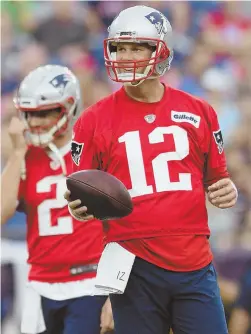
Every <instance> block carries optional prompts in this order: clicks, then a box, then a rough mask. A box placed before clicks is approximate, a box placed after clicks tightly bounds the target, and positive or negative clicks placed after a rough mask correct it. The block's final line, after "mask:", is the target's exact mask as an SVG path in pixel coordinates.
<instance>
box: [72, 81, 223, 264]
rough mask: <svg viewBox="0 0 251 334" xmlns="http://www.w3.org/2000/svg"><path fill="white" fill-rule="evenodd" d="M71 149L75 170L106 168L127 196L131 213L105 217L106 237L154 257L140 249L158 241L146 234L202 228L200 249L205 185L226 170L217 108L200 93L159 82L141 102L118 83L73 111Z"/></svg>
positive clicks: (204, 226)
mask: <svg viewBox="0 0 251 334" xmlns="http://www.w3.org/2000/svg"><path fill="white" fill-rule="evenodd" d="M72 157H73V161H74V162H75V164H74V165H75V167H74V170H75V171H76V170H82V169H90V168H99V169H102V170H104V171H107V172H109V173H111V174H112V175H114V176H116V177H117V178H118V179H120V180H121V181H122V182H123V183H124V184H125V186H126V187H127V189H128V190H129V192H130V194H131V196H132V198H133V203H134V210H133V212H132V214H130V215H129V216H127V217H125V218H123V219H120V220H118V221H112V220H111V221H110V222H109V223H108V228H107V230H106V242H111V241H118V242H120V243H121V242H122V243H121V244H124V245H125V247H126V248H128V249H129V250H133V252H134V253H135V254H136V255H138V256H141V257H142V258H146V259H148V260H149V261H150V262H155V263H156V262H157V261H154V260H151V259H150V257H149V256H145V255H144V252H145V250H146V249H147V247H149V248H150V250H149V251H150V252H152V253H155V252H156V253H159V252H160V250H159V249H158V250H157V248H160V244H158V243H156V245H155V246H154V242H152V240H153V239H155V238H156V240H157V238H158V239H159V240H161V238H163V237H170V236H173V237H174V236H195V235H197V236H202V237H203V242H204V244H205V243H206V247H207V249H208V247H209V246H208V242H207V239H206V236H209V234H210V231H209V228H208V222H207V211H206V205H205V187H207V186H208V185H210V184H212V183H214V182H216V181H217V180H219V179H221V178H224V177H228V173H227V169H226V161H225V155H224V152H223V139H222V134H221V131H220V128H219V124H218V120H217V116H216V113H215V111H214V110H213V109H212V107H211V106H210V105H208V104H207V103H206V102H205V101H202V100H200V99H197V98H195V97H193V96H191V95H189V94H187V93H185V92H182V91H179V90H176V89H173V88H170V87H165V94H164V96H163V98H162V100H161V101H160V102H157V103H143V102H137V101H135V100H132V99H131V98H129V97H128V96H127V95H126V93H125V90H124V88H122V89H120V90H119V91H118V92H116V93H114V94H112V95H110V96H109V97H107V98H105V99H103V100H101V101H100V102H98V103H97V104H95V105H94V106H91V107H90V108H89V109H87V110H86V112H85V113H83V114H82V116H81V117H80V118H79V120H78V121H77V123H76V124H75V127H74V139H73V142H72ZM133 239H134V242H132V243H131V245H132V247H130V246H128V244H130V242H128V241H130V240H131V241H132V240H133ZM147 239H149V240H151V242H149V243H148V244H147V245H145V247H143V245H142V243H141V244H140V240H141V241H142V240H144V241H146V240H147ZM137 240H139V242H138V247H137ZM167 240H168V239H167ZM184 240H185V239H184ZM135 242H136V247H135ZM165 242H166V243H167V241H166V240H165ZM200 243H201V241H200ZM178 244H180V243H178ZM162 245H163V248H167V247H168V244H166V245H165V243H163V244H162ZM170 245H171V247H174V246H175V243H170ZM200 247H201V246H200ZM154 248H156V249H154ZM164 253H165V251H164V250H163V254H164ZM163 254H162V255H163ZM207 256H208V259H209V258H210V254H209V251H208V252H207ZM210 259H211V258H210ZM156 264H157V263H156ZM158 265H161V263H160V264H159V263H158ZM163 266H164V267H165V265H164V264H163Z"/></svg>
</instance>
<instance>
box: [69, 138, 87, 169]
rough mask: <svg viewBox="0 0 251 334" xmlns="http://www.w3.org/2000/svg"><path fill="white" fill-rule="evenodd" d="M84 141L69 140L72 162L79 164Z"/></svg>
mask: <svg viewBox="0 0 251 334" xmlns="http://www.w3.org/2000/svg"><path fill="white" fill-rule="evenodd" d="M83 147H84V143H78V142H76V141H74V140H72V142H71V157H72V160H73V162H74V163H75V164H76V165H77V166H79V162H80V158H81V155H82V152H83Z"/></svg>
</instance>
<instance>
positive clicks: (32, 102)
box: [14, 65, 82, 146]
mask: <svg viewBox="0 0 251 334" xmlns="http://www.w3.org/2000/svg"><path fill="white" fill-rule="evenodd" d="M14 103H15V107H16V109H17V110H18V112H19V113H20V116H21V118H22V119H23V120H24V121H25V122H26V125H27V128H28V138H29V141H30V142H31V143H32V144H33V145H34V146H46V145H49V144H50V143H51V142H52V141H53V139H54V138H55V137H57V136H58V135H60V134H62V133H64V132H65V131H66V130H67V129H69V127H71V126H72V125H73V123H74V121H75V120H76V119H77V117H78V116H79V113H80V112H81V109H82V101H81V92H80V85H79V81H78V79H77V78H76V76H75V75H74V74H73V73H72V72H71V71H70V70H69V69H68V68H67V67H64V66H59V65H45V66H40V67H38V68H36V69H35V70H33V71H31V72H30V73H29V74H28V75H27V76H26V77H25V78H24V79H23V81H22V82H21V84H20V86H19V89H18V91H17V95H16V97H15V98H14ZM56 108H58V109H59V111H60V112H59V117H58V120H57V122H56V123H55V124H54V125H53V127H52V128H51V129H50V130H49V131H47V132H40V133H39V131H38V132H37V133H34V132H31V131H29V124H28V122H27V121H26V115H27V112H29V113H31V112H32V113H36V112H38V111H41V110H52V109H56Z"/></svg>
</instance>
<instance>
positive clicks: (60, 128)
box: [17, 98, 77, 147]
mask: <svg viewBox="0 0 251 334" xmlns="http://www.w3.org/2000/svg"><path fill="white" fill-rule="evenodd" d="M17 108H18V107H17ZM76 109H77V106H76V102H74V99H73V98H70V99H68V101H67V102H66V103H64V104H60V105H59V104H58V105H55V104H54V105H48V106H45V107H43V108H42V109H33V110H31V109H27V108H26V109H24V108H18V111H19V113H20V117H21V118H22V119H23V121H24V122H25V124H26V128H27V130H26V136H27V140H28V142H30V143H31V144H32V145H34V146H41V147H46V146H48V145H49V144H50V143H52V142H53V141H54V139H55V138H57V137H59V136H61V135H62V134H64V133H65V132H66V131H67V130H68V129H69V124H70V120H71V119H72V118H73V117H74V114H75V113H76ZM52 111H57V112H58V118H57V119H56V120H55V122H52V123H51V126H50V127H49V129H48V131H45V128H44V127H42V126H39V127H36V128H37V129H36V130H37V131H34V128H35V127H34V128H32V127H31V126H30V124H29V121H28V113H30V114H34V115H35V116H37V117H46V114H47V113H49V112H52ZM39 115H41V116H39ZM31 117H32V116H31ZM46 129H47V127H46Z"/></svg>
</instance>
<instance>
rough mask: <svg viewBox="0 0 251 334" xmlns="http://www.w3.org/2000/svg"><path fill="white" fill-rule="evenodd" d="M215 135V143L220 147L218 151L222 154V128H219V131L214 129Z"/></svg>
mask: <svg viewBox="0 0 251 334" xmlns="http://www.w3.org/2000/svg"><path fill="white" fill-rule="evenodd" d="M213 135H214V140H215V143H216V145H217V147H218V151H219V153H220V154H221V153H222V152H223V149H224V142H223V136H222V133H221V130H220V129H219V130H218V131H213Z"/></svg>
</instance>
